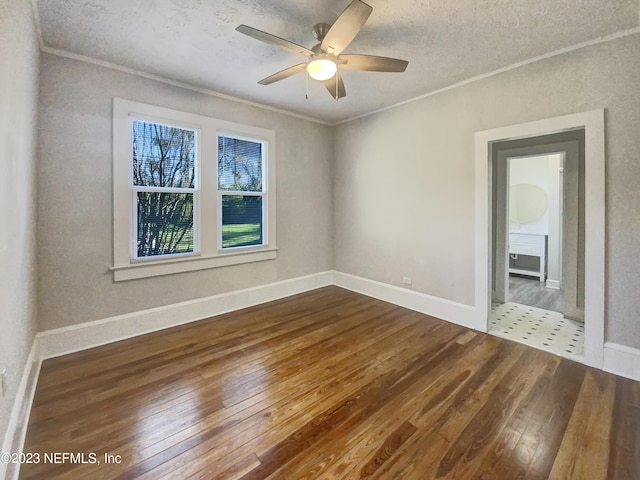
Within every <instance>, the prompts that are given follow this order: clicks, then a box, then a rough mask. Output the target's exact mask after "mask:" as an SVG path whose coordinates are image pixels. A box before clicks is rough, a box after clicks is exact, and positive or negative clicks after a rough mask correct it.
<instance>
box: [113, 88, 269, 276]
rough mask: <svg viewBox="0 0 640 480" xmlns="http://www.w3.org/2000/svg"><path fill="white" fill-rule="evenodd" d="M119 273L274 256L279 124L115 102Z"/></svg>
mask: <svg viewBox="0 0 640 480" xmlns="http://www.w3.org/2000/svg"><path fill="white" fill-rule="evenodd" d="M113 132H114V133H113V172H114V178H113V192H114V195H113V197H114V219H113V225H114V265H113V268H112V270H113V271H114V279H115V280H116V281H118V280H129V279H133V278H142V277H148V276H155V275H165V274H171V273H179V272H184V271H192V270H200V269H205V268H215V267H221V266H228V265H234V264H240V263H248V262H256V261H263V260H271V259H274V258H275V257H276V245H275V159H274V156H275V155H274V149H275V135H274V132H273V131H271V130H265V129H261V128H256V127H251V126H245V125H239V124H234V123H231V122H226V121H223V120H219V119H215V118H210V117H204V116H201V115H194V114H189V113H185V112H178V111H174V110H169V109H165V108H160V107H154V106H151V105H145V104H141V103H136V102H130V101H127V100H121V99H114V114H113Z"/></svg>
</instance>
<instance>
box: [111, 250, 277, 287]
mask: <svg viewBox="0 0 640 480" xmlns="http://www.w3.org/2000/svg"><path fill="white" fill-rule="evenodd" d="M276 252H277V249H275V248H272V249H265V250H252V251H245V252H233V253H224V254H220V255H211V256H202V255H200V256H197V257H182V258H176V259H171V260H162V261H146V262H139V263H131V264H127V265H118V266H115V267H111V268H110V270H111V271H113V280H114V281H115V282H122V281H125V280H134V279H137V278H146V277H157V276H160V275H172V274H175V273H183V272H193V271H196V270H206V269H209V268H220V267H228V266H231V265H241V264H243V263H253V262H263V261H265V260H274V259H275V258H276Z"/></svg>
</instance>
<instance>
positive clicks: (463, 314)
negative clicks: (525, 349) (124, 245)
mask: <svg viewBox="0 0 640 480" xmlns="http://www.w3.org/2000/svg"><path fill="white" fill-rule="evenodd" d="M333 283H334V284H335V285H337V286H339V287H342V288H346V289H347V290H351V291H354V292H357V293H361V294H363V295H367V296H369V297H373V298H377V299H378V300H383V301H385V302H389V303H393V304H394V305H399V306H401V307H405V308H408V309H410V310H415V311H416V312H420V313H424V314H426V315H431V316H432V317H436V318H440V319H442V320H446V321H448V322H451V323H455V324H457V325H462V326H463V327H467V328H472V329H474V330H479V331H482V332H485V331H486V330H487V325H486V324H483V325H480V324H478V315H477V313H476V309H475V307H473V306H471V305H464V304H462V303H456V302H452V301H451V300H446V299H443V298H438V297H433V296H431V295H426V294H424V293H419V292H414V291H413V290H409V289H407V288H401V287H396V286H395V285H389V284H387V283H382V282H377V281H375V280H369V279H367V278H363V277H357V276H355V275H349V274H347V273H341V272H333Z"/></svg>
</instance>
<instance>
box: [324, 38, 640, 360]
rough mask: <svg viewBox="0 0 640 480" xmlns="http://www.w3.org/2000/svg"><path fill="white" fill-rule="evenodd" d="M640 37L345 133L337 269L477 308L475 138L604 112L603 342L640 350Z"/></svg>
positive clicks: (462, 90)
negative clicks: (407, 280) (406, 280)
mask: <svg viewBox="0 0 640 480" xmlns="http://www.w3.org/2000/svg"><path fill="white" fill-rule="evenodd" d="M639 51H640V35H637V34H636V35H633V36H629V37H626V38H622V39H618V40H615V41H610V42H607V43H604V44H600V45H596V46H591V47H588V48H584V49H581V50H577V51H574V52H570V53H567V54H564V55H560V56H556V57H553V58H549V59H546V60H543V61H540V62H536V63H533V64H530V65H527V66H524V67H521V68H518V69H515V70H511V71H508V72H505V73H502V74H499V75H496V76H493V77H490V78H487V79H484V80H482V81H478V82H475V83H472V84H469V85H466V86H463V87H459V88H455V89H452V90H450V91H447V92H443V93H440V94H437V95H433V96H430V97H426V98H423V99H421V100H418V101H415V102H412V103H409V104H406V105H403V106H400V107H398V108H394V109H392V110H389V111H386V112H381V113H379V114H376V115H372V116H369V117H366V118H362V119H359V120H355V121H353V122H350V123H347V124H345V125H341V126H339V127H338V128H337V129H336V132H335V136H336V141H335V144H336V145H335V152H336V159H335V172H334V177H335V185H334V189H335V199H334V204H335V212H334V222H335V233H334V235H335V245H336V252H335V254H336V259H335V268H336V270H339V271H342V272H346V273H351V274H354V275H360V276H363V277H367V278H370V279H374V280H378V281H381V282H385V283H389V284H393V285H401V280H402V276H411V277H412V278H413V289H414V290H416V291H419V292H423V293H427V294H430V295H435V296H437V297H442V298H445V299H448V300H452V301H455V302H460V303H463V304H473V301H474V274H473V270H474V268H473V265H474V255H473V248H474V238H473V237H474V165H473V159H474V151H473V149H474V143H473V142H474V133H475V132H477V131H481V130H487V129H491V128H497V127H502V126H507V125H512V124H517V123H523V122H528V121H532V120H538V119H543V118H548V117H554V116H559V115H564V114H569V113H576V112H583V111H588V110H592V109H597V108H605V109H606V162H607V165H606V189H607V190H606V316H607V340H608V341H612V342H616V343H620V344H623V345H628V346H630V347H635V348H640V317H638V313H637V312H638V308H637V305H638V303H637V302H638V300H637V295H638V292H640V242H639V241H638V239H639V238H640V214H639V213H638V207H639V206H640V188H638V185H640V135H639V134H638V132H640V91H639V90H638V85H640V61H638V52H639Z"/></svg>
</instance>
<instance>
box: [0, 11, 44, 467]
mask: <svg viewBox="0 0 640 480" xmlns="http://www.w3.org/2000/svg"><path fill="white" fill-rule="evenodd" d="M38 65H39V52H38V45H37V42H36V37H35V29H34V22H33V16H32V11H31V2H30V1H29V0H12V1H10V2H8V1H7V2H2V3H1V4H0V72H2V73H1V74H0V225H2V230H1V234H2V241H0V266H1V267H0V268H1V270H0V371H1V370H2V369H3V368H6V369H7V378H8V387H9V388H8V391H7V395H5V396H2V397H0V442H1V441H2V439H3V438H4V436H5V431H6V429H7V424H8V421H9V415H10V412H11V407H12V405H13V403H14V400H15V397H16V390H17V388H18V384H19V383H20V379H21V376H22V371H23V368H24V365H25V362H26V360H27V357H28V355H29V350H30V348H31V344H32V342H33V338H34V336H35V331H36V317H35V285H36V282H35V230H36V227H35V197H36V193H35V163H36V161H35V158H36V150H35V148H36V138H35V137H36V108H37V95H38ZM1 470H2V469H0V471H1Z"/></svg>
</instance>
